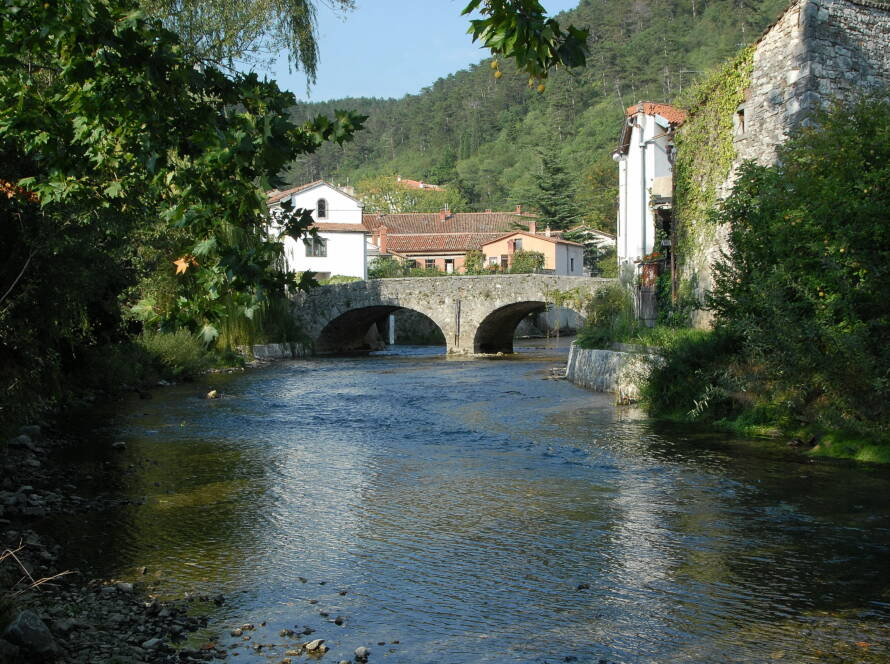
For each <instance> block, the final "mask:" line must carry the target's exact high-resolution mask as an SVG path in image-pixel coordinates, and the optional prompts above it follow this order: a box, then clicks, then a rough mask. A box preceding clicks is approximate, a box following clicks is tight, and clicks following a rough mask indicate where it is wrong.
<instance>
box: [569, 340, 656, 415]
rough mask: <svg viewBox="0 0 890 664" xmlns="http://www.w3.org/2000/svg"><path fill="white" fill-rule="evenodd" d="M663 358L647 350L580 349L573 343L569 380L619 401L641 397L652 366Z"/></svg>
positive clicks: (634, 399)
mask: <svg viewBox="0 0 890 664" xmlns="http://www.w3.org/2000/svg"><path fill="white" fill-rule="evenodd" d="M662 361H663V360H662V359H661V358H660V357H658V356H657V355H651V354H647V353H634V352H623V351H617V350H603V349H593V348H579V347H578V346H576V345H575V344H574V343H573V344H572V346H571V348H570V350H569V358H568V361H567V363H566V380H568V381H569V382H570V383H574V384H575V385H578V386H579V387H583V388H586V389H588V390H591V391H593V392H609V393H612V394H614V395H615V398H616V401H618V403H632V402H634V401H637V400H639V398H640V388H641V386H642V385H643V383H644V382H645V381H646V379H647V378H648V376H649V373H650V371H651V370H652V367H653V366H655V365H656V364H658V363H660V362H662Z"/></svg>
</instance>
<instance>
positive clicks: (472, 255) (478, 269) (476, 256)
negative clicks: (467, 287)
mask: <svg viewBox="0 0 890 664" xmlns="http://www.w3.org/2000/svg"><path fill="white" fill-rule="evenodd" d="M464 273H465V274H484V273H485V255H484V254H483V253H482V252H481V251H479V250H478V249H471V250H470V251H468V252H467V254H466V256H465V257H464Z"/></svg>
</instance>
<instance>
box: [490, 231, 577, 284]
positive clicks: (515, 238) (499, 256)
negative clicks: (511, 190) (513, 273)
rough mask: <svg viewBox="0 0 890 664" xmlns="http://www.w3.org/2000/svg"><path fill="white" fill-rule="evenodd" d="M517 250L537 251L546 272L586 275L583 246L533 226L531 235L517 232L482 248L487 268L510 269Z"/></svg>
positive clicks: (529, 232)
mask: <svg viewBox="0 0 890 664" xmlns="http://www.w3.org/2000/svg"><path fill="white" fill-rule="evenodd" d="M518 251H534V252H537V253H540V254H542V255H543V256H544V267H543V271H544V272H547V273H550V274H562V275H568V276H576V277H580V276H583V275H584V245H583V244H580V243H578V242H571V241H569V240H565V239H563V238H561V237H558V236H556V235H554V234H551V233H550V231H549V229H548V230H547V231H545V232H544V233H536V232H535V227H534V224H532V226H531V228H530V229H529V231H528V232H526V231H514V232H512V233H507V234H506V235H502V236H501V237H498V238H495V239H494V240H490V241H489V242H486V243H485V244H483V245H482V253H483V255H484V261H485V265H490V266H495V267H499V268H501V269H504V270H506V269H509V268H510V267H512V265H513V258H514V256H515V255H516V252H518Z"/></svg>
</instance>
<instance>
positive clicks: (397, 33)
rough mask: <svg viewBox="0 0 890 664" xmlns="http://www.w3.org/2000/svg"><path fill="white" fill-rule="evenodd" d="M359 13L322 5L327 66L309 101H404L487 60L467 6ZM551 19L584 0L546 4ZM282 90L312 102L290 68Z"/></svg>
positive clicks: (369, 2)
mask: <svg viewBox="0 0 890 664" xmlns="http://www.w3.org/2000/svg"><path fill="white" fill-rule="evenodd" d="M356 4H357V5H358V6H357V7H356V9H355V10H354V11H352V12H348V13H345V14H343V13H338V12H334V11H333V10H332V9H331V8H330V7H328V6H327V4H325V2H324V0H319V1H318V2H317V3H316V6H317V7H318V43H319V50H320V60H321V62H320V63H319V67H318V82H317V83H316V84H315V85H314V86H313V87H312V88H311V89H310V94H309V97H308V99H309V100H310V101H326V100H329V99H339V98H342V97H402V96H403V95H406V94H416V93H418V92H420V90H421V89H422V88H424V87H426V86H428V85H431V84H432V83H433V82H434V81H435V80H436V79H439V78H442V77H443V76H447V75H448V74H451V73H453V72H456V71H457V70H459V69H463V68H465V67H467V66H468V65H470V64H472V63H474V62H479V61H480V60H482V59H484V58H486V57H488V52H487V51H484V50H481V49H479V47H478V46H476V45H474V44H473V43H472V41H471V40H470V36H469V35H468V34H467V28H469V23H468V20H469V17H467V16H461V15H460V12H461V10H462V9H463V8H464V7H465V6H466V4H467V0H357V2H356ZM541 4H543V5H544V7H546V8H547V13H548V14H549V15H550V16H553V15H554V14H557V13H559V12H561V11H565V10H566V9H573V8H574V7H576V6H577V5H578V0H542V2H541ZM270 76H271V77H272V78H274V79H275V80H277V81H278V84H279V86H280V87H282V88H285V89H287V90H290V91H291V92H293V93H294V94H296V96H297V98H298V99H301V100H304V99H307V96H306V77H305V76H303V75H302V73H301V72H295V73H292V74H289V73H288V71H287V62H286V61H282V62H279V63H278V64H277V65H276V66H275V67H274V68H273V70H272V72H271V73H270Z"/></svg>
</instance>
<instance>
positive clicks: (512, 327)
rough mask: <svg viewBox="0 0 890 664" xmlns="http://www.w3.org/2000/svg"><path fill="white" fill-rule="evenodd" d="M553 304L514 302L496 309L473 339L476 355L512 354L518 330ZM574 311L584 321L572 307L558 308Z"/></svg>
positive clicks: (538, 301) (481, 323) (537, 301)
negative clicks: (524, 321)
mask: <svg viewBox="0 0 890 664" xmlns="http://www.w3.org/2000/svg"><path fill="white" fill-rule="evenodd" d="M552 308H553V307H552V305H551V304H549V303H547V302H544V301H543V300H528V301H524V302H513V303H511V304H507V305H504V306H502V307H498V308H497V309H494V310H493V311H492V312H491V313H489V314H488V315H487V316H485V318H483V319H482V321H480V323H479V325H478V327H477V328H476V334H475V336H474V338H473V352H474V353H512V352H513V339H514V337H515V333H516V328H517V327H518V326H519V323H521V322H522V320H523V319H525V318H526V317H527V316H528V315H529V314H534V313H539V312H542V311H548V310H551V309H552ZM556 309H567V310H569V311H574V312H575V313H576V314H578V315H579V316H580V317H581V318H582V319H583V318H584V316H583V314H582V313H581V312H579V311H576V310H575V309H574V308H571V307H556Z"/></svg>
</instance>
